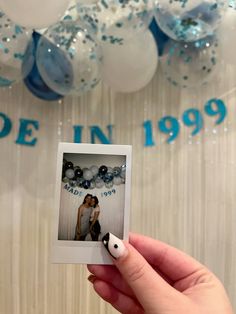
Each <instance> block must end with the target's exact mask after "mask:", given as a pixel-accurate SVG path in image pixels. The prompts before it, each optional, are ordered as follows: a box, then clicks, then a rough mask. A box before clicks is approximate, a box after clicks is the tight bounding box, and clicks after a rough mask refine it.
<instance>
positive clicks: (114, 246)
mask: <svg viewBox="0 0 236 314" xmlns="http://www.w3.org/2000/svg"><path fill="white" fill-rule="evenodd" d="M102 243H103V244H104V246H105V248H106V249H107V251H108V252H109V254H110V255H111V256H112V257H113V258H115V259H117V258H119V257H122V256H125V255H126V254H127V249H126V247H125V245H124V243H123V242H122V241H121V240H120V239H119V238H117V237H116V236H114V234H112V233H110V232H108V233H107V234H106V235H105V236H104V237H103V238H102Z"/></svg>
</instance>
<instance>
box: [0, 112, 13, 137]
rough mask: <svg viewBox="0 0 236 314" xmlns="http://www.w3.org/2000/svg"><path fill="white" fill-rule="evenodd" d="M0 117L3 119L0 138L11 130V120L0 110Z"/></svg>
mask: <svg viewBox="0 0 236 314" xmlns="http://www.w3.org/2000/svg"><path fill="white" fill-rule="evenodd" d="M0 117H1V118H2V119H3V127H2V129H1V130H0V138H2V137H5V136H7V135H8V134H9V133H10V132H11V128H12V123H11V120H10V119H9V118H8V116H6V115H5V114H4V113H2V112H0Z"/></svg>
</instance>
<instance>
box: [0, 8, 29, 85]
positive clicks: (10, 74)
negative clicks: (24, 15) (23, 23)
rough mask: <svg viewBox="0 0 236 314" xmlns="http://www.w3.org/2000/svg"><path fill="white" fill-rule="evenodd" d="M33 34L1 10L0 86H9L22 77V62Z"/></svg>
mask: <svg viewBox="0 0 236 314" xmlns="http://www.w3.org/2000/svg"><path fill="white" fill-rule="evenodd" d="M31 34H32V32H31V31H26V30H25V29H23V28H21V27H19V26H17V25H16V24H14V23H13V22H12V21H11V20H10V19H9V18H8V17H7V16H6V15H5V14H3V13H2V12H0V86H9V85H11V84H12V83H14V82H15V81H17V80H20V79H21V78H22V72H21V67H22V62H23V59H24V56H25V53H26V50H27V46H28V43H29V41H30V39H31ZM26 74H28V73H26Z"/></svg>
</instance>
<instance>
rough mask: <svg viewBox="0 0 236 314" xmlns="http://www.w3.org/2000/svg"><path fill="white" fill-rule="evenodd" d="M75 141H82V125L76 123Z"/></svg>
mask: <svg viewBox="0 0 236 314" xmlns="http://www.w3.org/2000/svg"><path fill="white" fill-rule="evenodd" d="M73 128H74V143H82V130H83V126H82V125H74V127H73Z"/></svg>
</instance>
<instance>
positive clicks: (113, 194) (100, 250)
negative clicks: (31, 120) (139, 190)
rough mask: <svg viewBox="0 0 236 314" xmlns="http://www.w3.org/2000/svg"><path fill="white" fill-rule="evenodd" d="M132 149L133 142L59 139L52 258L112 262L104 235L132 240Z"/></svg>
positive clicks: (80, 261)
mask: <svg viewBox="0 0 236 314" xmlns="http://www.w3.org/2000/svg"><path fill="white" fill-rule="evenodd" d="M131 154H132V147H131V146H128V145H102V144H70V143H60V144H59V146H58V156H57V177H56V192H55V210H54V215H53V228H52V232H53V241H52V262H53V263H68V264H73V263H81V264H112V261H111V258H110V256H109V253H108V252H107V251H106V249H105V247H104V246H103V244H102V242H101V240H102V237H103V236H104V235H105V234H106V233H107V232H111V233H113V234H114V235H116V236H117V237H119V238H120V239H123V240H128V233H129V213H130V200H131V195H130V194H131Z"/></svg>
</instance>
